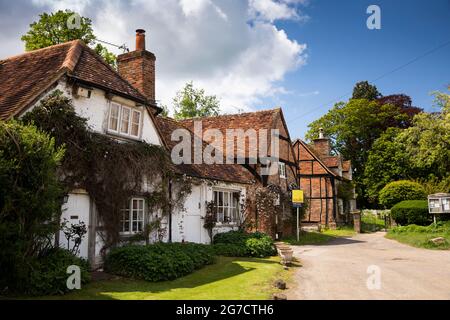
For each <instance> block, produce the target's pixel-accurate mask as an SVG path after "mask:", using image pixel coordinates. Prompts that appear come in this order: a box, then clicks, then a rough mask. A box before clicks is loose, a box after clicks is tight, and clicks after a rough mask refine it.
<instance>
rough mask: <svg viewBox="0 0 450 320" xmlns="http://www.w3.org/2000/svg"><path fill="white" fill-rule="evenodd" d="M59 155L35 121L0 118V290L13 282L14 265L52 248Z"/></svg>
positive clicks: (59, 193) (58, 190) (58, 193)
mask: <svg viewBox="0 0 450 320" xmlns="http://www.w3.org/2000/svg"><path fill="white" fill-rule="evenodd" d="M63 155H64V149H62V148H56V147H55V141H54V139H52V138H50V136H48V135H47V134H44V133H42V132H40V131H39V130H38V129H37V128H36V127H35V126H33V125H29V126H25V125H21V124H20V123H18V122H15V121H11V122H3V121H0V270H1V273H0V290H1V289H2V288H5V287H8V288H13V287H16V286H17V281H19V278H20V277H22V275H20V274H19V272H20V270H19V269H22V267H23V266H24V265H26V264H29V263H30V261H33V260H34V259H36V258H37V257H38V256H40V255H41V253H42V252H45V251H46V250H48V248H50V247H52V236H53V234H54V233H55V232H56V231H57V229H58V223H57V218H58V217H59V215H60V214H61V199H62V194H63V192H62V188H61V186H60V183H59V181H58V176H57V169H58V167H59V164H60V161H61V159H62V157H63Z"/></svg>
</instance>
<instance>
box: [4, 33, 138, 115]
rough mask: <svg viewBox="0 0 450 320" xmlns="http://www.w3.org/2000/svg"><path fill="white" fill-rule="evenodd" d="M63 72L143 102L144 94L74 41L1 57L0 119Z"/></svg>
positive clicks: (32, 98)
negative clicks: (5, 57)
mask: <svg viewBox="0 0 450 320" xmlns="http://www.w3.org/2000/svg"><path fill="white" fill-rule="evenodd" d="M64 74H66V75H68V76H69V77H71V78H73V79H76V80H78V81H82V82H86V83H88V84H91V85H92V86H97V87H100V88H102V89H107V90H109V91H111V92H113V93H115V94H118V95H123V96H125V97H128V98H130V99H134V100H136V101H138V102H141V103H146V99H145V97H144V96H143V95H142V94H140V93H139V92H138V90H137V89H135V88H134V87H132V86H131V85H130V84H129V83H128V82H127V81H126V80H124V79H123V78H122V77H121V76H120V75H119V74H118V73H117V72H116V71H115V70H114V69H112V68H111V67H110V66H109V65H108V64H107V63H106V62H104V61H103V59H102V58H101V57H100V56H98V55H97V54H96V53H95V52H94V51H93V50H92V49H90V48H89V47H88V46H86V45H85V44H84V43H83V42H82V41H80V40H75V41H71V42H66V43H63V44H59V45H55V46H51V47H48V48H44V49H40V50H35V51H31V52H27V53H24V54H21V55H19V56H15V57H11V58H8V59H5V60H0V79H1V81H0V119H8V118H11V117H13V116H15V115H17V114H19V113H20V112H21V111H23V110H24V109H26V108H27V107H29V106H30V105H31V104H32V103H33V102H34V101H35V100H36V99H37V98H38V97H39V96H40V95H41V94H42V93H43V92H45V91H46V90H47V89H48V88H49V87H50V86H51V85H53V84H54V83H55V82H56V81H57V80H58V79H59V78H60V77H61V76H62V75H64Z"/></svg>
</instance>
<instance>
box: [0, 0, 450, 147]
mask: <svg viewBox="0 0 450 320" xmlns="http://www.w3.org/2000/svg"><path fill="white" fill-rule="evenodd" d="M370 5H378V6H379V8H380V10H381V11H380V12H381V29H376V30H370V29H369V28H368V27H367V23H366V21H367V19H368V18H369V17H370V14H368V13H367V8H368V7H369V6H370ZM59 9H71V10H76V11H77V12H79V13H80V14H81V15H83V16H86V17H89V18H91V19H92V21H93V27H94V32H95V34H96V35H97V37H98V38H99V39H101V40H104V41H108V42H111V43H115V44H118V45H121V44H126V45H127V46H128V47H129V48H130V49H131V50H133V49H134V35H135V33H134V31H135V30H136V29H138V28H143V29H145V30H147V49H148V50H150V51H152V52H153V53H155V55H156V57H157V78H156V83H157V84H156V85H157V99H158V100H160V103H161V104H165V105H169V106H170V104H171V101H172V98H173V97H174V96H175V94H176V92H177V91H178V90H180V89H181V88H182V87H183V86H184V84H185V83H186V82H189V81H193V82H194V85H195V86H197V87H201V88H204V89H205V90H206V92H207V94H211V95H217V96H218V97H219V98H220V100H221V109H222V112H223V113H237V112H241V111H254V110H263V109H271V108H275V107H282V108H283V112H284V115H285V118H286V121H287V124H288V127H289V131H290V134H291V138H293V139H294V138H304V136H305V133H306V132H307V130H308V124H309V123H311V122H312V121H314V120H316V119H318V118H319V117H321V116H322V115H323V114H325V113H326V112H327V111H328V110H329V109H330V108H331V107H332V106H333V105H334V103H336V102H338V101H345V100H348V99H349V97H350V96H351V93H352V90H353V87H354V85H355V83H356V82H358V81H362V80H367V81H369V82H371V83H373V84H375V85H376V86H377V87H378V90H379V91H380V92H381V93H382V94H384V95H389V94H397V93H404V94H407V95H409V96H411V98H412V99H413V104H414V105H415V106H418V107H422V108H424V109H425V110H427V111H431V110H433V97H432V96H431V93H432V92H434V91H436V90H438V91H444V92H445V91H446V90H447V87H448V85H450V77H449V75H450V32H449V31H450V0H428V1H425V0H420V1H419V0H396V1H392V0H370V1H366V0H346V1H333V0H77V1H72V0H16V1H6V0H0V29H1V32H0V43H1V44H2V45H1V46H0V59H3V58H6V57H9V56H13V55H16V54H19V53H22V52H23V51H24V45H23V43H22V42H21V41H20V37H21V35H23V34H25V33H26V31H27V30H28V28H29V24H30V23H31V22H33V21H36V20H37V19H38V15H39V14H40V13H42V12H51V11H54V10H59ZM109 49H110V50H111V51H113V52H115V53H121V51H120V50H118V49H116V48H114V47H109Z"/></svg>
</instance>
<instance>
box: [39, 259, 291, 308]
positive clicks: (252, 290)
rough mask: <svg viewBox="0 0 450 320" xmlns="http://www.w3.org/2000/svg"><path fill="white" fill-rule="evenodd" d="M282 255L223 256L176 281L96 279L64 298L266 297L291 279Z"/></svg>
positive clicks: (261, 298)
mask: <svg viewBox="0 0 450 320" xmlns="http://www.w3.org/2000/svg"><path fill="white" fill-rule="evenodd" d="M291 273H292V269H290V270H289V271H285V270H284V269H283V266H282V265H281V264H280V260H279V258H278V257H272V258H267V259H257V258H228V257H219V258H218V260H217V263H215V264H214V265H210V266H206V267H204V268H202V269H200V270H198V271H196V272H194V273H193V274H190V275H188V276H186V277H183V278H179V279H176V280H173V281H165V282H157V283H154V282H146V281H136V280H130V279H123V278H117V279H114V280H107V281H98V282H92V283H90V284H88V285H87V286H85V287H84V288H82V289H81V290H80V291H76V292H73V293H70V294H67V295H65V296H58V297H55V296H53V297H42V298H41V299H64V300H110V299H115V300H266V299H270V298H271V295H272V293H275V292H277V289H275V288H274V287H273V282H274V281H275V280H277V279H284V280H285V281H287V280H289V277H290V276H291Z"/></svg>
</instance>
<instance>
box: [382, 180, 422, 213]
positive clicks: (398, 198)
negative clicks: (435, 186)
mask: <svg viewBox="0 0 450 320" xmlns="http://www.w3.org/2000/svg"><path fill="white" fill-rule="evenodd" d="M426 199H427V194H426V192H425V189H424V187H423V186H422V185H421V184H420V183H417V182H414V181H408V180H401V181H394V182H391V183H388V184H387V185H386V186H385V187H384V188H383V189H381V191H380V204H381V205H383V206H384V207H385V208H387V209H390V208H392V207H393V206H394V205H396V204H397V203H399V202H402V201H406V200H426Z"/></svg>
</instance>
